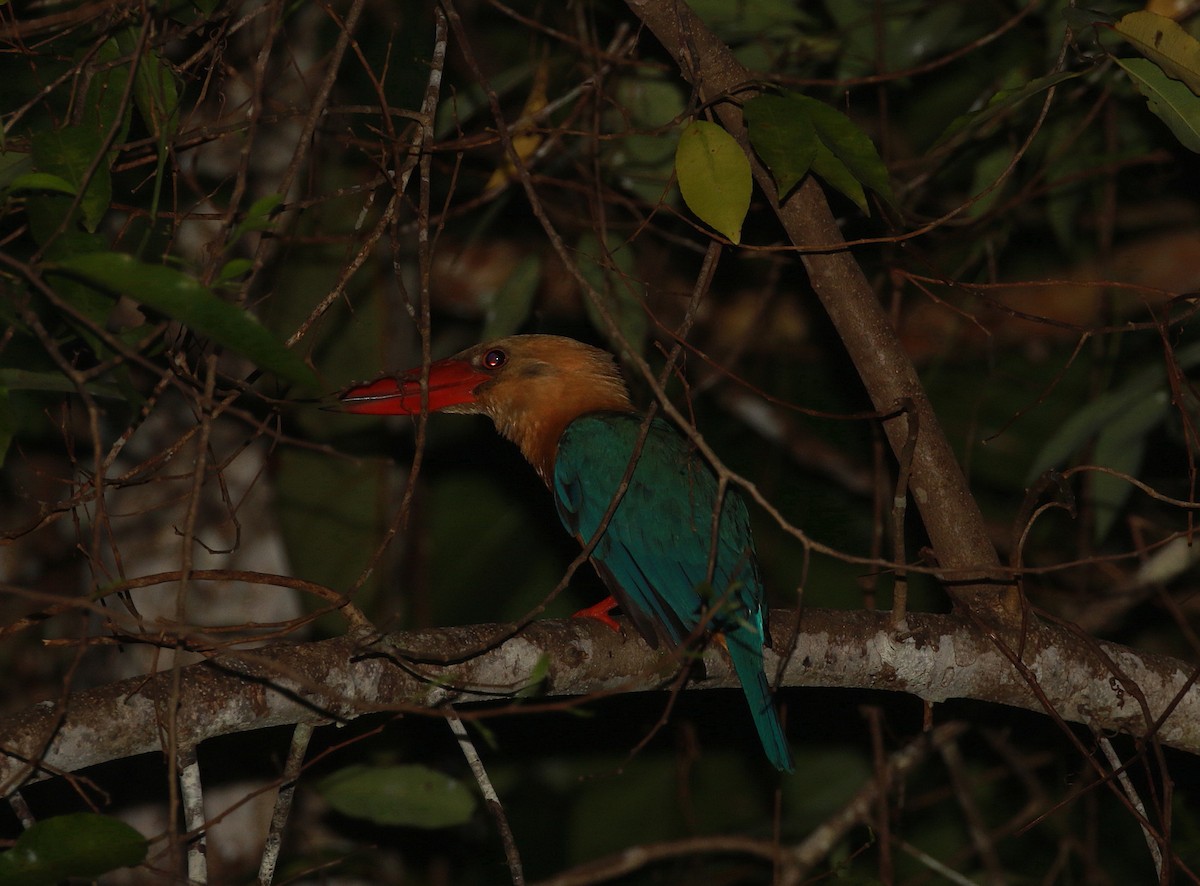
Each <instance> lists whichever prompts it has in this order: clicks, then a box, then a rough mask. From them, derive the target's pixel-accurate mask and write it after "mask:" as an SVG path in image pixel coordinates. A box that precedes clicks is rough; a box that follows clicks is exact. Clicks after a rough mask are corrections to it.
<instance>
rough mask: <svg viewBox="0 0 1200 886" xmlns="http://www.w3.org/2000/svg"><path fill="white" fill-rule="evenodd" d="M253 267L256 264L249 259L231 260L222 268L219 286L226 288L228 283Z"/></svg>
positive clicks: (219, 275)
mask: <svg viewBox="0 0 1200 886" xmlns="http://www.w3.org/2000/svg"><path fill="white" fill-rule="evenodd" d="M252 267H254V262H252V261H251V260H250V259H248V258H235V259H231V260H230V261H228V262H226V263H225V264H224V265H223V266H222V267H221V273H219V274H217V285H218V286H224V285H225V284H226V283H229V282H231V281H233V280H236V279H237V278H238V277H240V276H242V274H245V273H247V272H248V271H249V270H250V269H251V268H252Z"/></svg>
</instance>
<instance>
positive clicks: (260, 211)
mask: <svg viewBox="0 0 1200 886" xmlns="http://www.w3.org/2000/svg"><path fill="white" fill-rule="evenodd" d="M282 204H283V197H282V196H281V195H279V194H268V195H267V196H265V197H259V198H258V199H257V200H255V201H254V202H253V203H251V204H250V208H249V209H247V210H246V217H245V218H243V219H242V220H241V222H239V223H238V226H237V227H236V228H234V229H233V236H232V237H230V238H229V243H230V245H233V244H234V243H236V242H237V241H238V238H240V237H241V236H242V235H243V234H245V233H247V232H249V231H266V230H269V229H270V227H271V225H272V222H273V220H272V218H271V216H272V215H273V214H274V213H275V210H276V209H278V208H279V207H280V206H281V205H282Z"/></svg>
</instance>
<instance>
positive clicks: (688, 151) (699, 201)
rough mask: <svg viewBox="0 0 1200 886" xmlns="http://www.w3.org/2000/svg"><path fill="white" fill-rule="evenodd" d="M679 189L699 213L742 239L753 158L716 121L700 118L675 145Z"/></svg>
mask: <svg viewBox="0 0 1200 886" xmlns="http://www.w3.org/2000/svg"><path fill="white" fill-rule="evenodd" d="M675 174H676V176H678V179H679V192H680V193H681V194H682V195H683V199H684V202H685V203H687V205H688V208H689V209H690V210H692V212H694V213H695V214H696V216H697V217H698V218H699V219H700V220H701V221H702V222H704V223H705V224H706V225H708V226H709V227H711V228H713V229H714V230H716V231H717V232H718V233H721V234H724V235H725V236H726V237H728V238H729V240H730V241H731V242H733V243H740V242H741V239H742V222H743V221H745V219H746V213H747V212H748V211H749V210H750V191H751V177H750V161H749V160H747V159H746V155H745V154H744V153H743V152H742V148H741V146H740V145H739V144H738V143H737V141H736V140H735V139H734V138H733V136H731V135H730V134H729V133H728V132H726V131H725V130H724V129H722V128H721V127H720V126H718V125H717V124H715V123H709V122H707V121H705V120H697V121H696V122H694V123H692V124H691V125H690V126H688V128H687V129H685V130H684V131H683V132H682V133H681V134H680V136H679V146H678V147H677V148H676V149H675Z"/></svg>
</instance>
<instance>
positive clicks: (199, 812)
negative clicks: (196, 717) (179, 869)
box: [179, 745, 208, 886]
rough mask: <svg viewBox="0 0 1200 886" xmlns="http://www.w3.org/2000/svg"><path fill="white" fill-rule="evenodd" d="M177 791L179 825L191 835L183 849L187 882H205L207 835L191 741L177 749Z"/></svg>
mask: <svg viewBox="0 0 1200 886" xmlns="http://www.w3.org/2000/svg"><path fill="white" fill-rule="evenodd" d="M179 792H180V795H181V797H182V800H183V826H184V828H185V829H186V830H187V832H188V834H189V835H190V837H191V839H190V840H189V841H188V850H187V876H188V886H201V884H204V883H207V882H208V837H207V834H206V830H205V826H204V785H203V783H202V780H201V778H200V761H199V760H198V759H196V747H195V745H188V746H187V747H185V748H183V749H182V750H180V752H179Z"/></svg>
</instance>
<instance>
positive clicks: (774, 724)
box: [725, 627, 796, 772]
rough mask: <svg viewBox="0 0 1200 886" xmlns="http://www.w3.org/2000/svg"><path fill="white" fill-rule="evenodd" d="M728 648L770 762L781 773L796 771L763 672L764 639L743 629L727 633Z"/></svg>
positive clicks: (749, 630) (726, 642)
mask: <svg viewBox="0 0 1200 886" xmlns="http://www.w3.org/2000/svg"><path fill="white" fill-rule="evenodd" d="M725 645H726V647H727V648H728V649H729V658H730V659H731V660H732V661H733V669H734V671H735V672H736V673H737V675H738V680H740V681H741V684H742V691H743V692H745V693H746V701H748V702H750V716H751V717H753V718H754V726H755V728H756V729H758V738H759V740H760V741H761V742H762V746H763V750H764V751H766V752H767V759H768V760H770V761H771V764H772V765H773V766H774V767H775V768H776V769H778V770H780V771H781V772H792V771H794V770H795V768H796V765H795V763H794V762H793V761H792V751H791V748H789V747H788V743H787V738H786V737H785V736H784V734H783V725H782V724H781V723H780V722H779V714H778V713H777V712H776V710H775V705H774V704H773V703H772V701H771V687H770V686H768V685H767V675H766V674H765V673H764V672H763V655H762V640H761V638H760V637H759V636H758V635H757V634H756V633H755V632H754V631H752V630H751V629H749V628H746V627H742V628H739V629H737V630H733V631H729V632H728V633H726V634H725Z"/></svg>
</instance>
